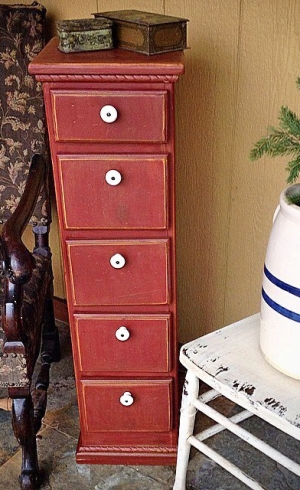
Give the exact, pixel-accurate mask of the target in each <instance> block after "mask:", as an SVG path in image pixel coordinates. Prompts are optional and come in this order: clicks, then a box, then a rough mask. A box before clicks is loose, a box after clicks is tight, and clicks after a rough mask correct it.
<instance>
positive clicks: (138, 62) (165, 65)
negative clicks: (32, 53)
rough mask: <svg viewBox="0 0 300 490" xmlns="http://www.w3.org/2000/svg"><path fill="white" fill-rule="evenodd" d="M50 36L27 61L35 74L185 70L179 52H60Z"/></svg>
mask: <svg viewBox="0 0 300 490" xmlns="http://www.w3.org/2000/svg"><path fill="white" fill-rule="evenodd" d="M57 46H58V38H53V39H51V41H50V42H49V43H48V44H47V45H46V46H45V48H44V49H43V50H42V51H41V52H40V53H39V54H38V55H37V56H36V58H35V59H34V60H33V61H32V62H31V63H30V65H29V71H30V72H31V73H32V74H34V75H84V74H86V75H104V74H105V75H118V74H120V75H121V74H122V75H126V74H128V75H151V74H156V75H180V74H181V73H183V71H184V64H183V61H184V54H183V52H182V51H174V52H171V53H164V54H157V55H151V56H148V55H145V54H140V53H134V52H131V51H125V50H121V49H110V50H103V51H88V52H79V53H68V54H67V53H62V52H61V51H59V49H58V47H57Z"/></svg>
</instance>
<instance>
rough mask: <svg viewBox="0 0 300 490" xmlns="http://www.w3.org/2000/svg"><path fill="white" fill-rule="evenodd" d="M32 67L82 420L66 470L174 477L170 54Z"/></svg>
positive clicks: (178, 55) (178, 67)
mask: <svg viewBox="0 0 300 490" xmlns="http://www.w3.org/2000/svg"><path fill="white" fill-rule="evenodd" d="M57 45H58V40H57V39H56V38H53V39H52V40H51V41H50V43H49V44H48V45H47V46H46V47H45V49H44V50H43V51H42V52H41V53H40V55H38V56H37V57H36V58H35V60H34V61H33V63H32V64H31V65H30V70H31V73H32V74H34V75H35V76H36V78H37V79H38V80H39V81H41V82H42V85H43V91H44V97H45V105H46V115H47V124H48V130H49V138H50V148H51V157H52V162H53V173H54V181H55V191H56V199H57V206H58V217H59V227H60V237H61V244H62V255H63V264H64V270H65V282H66V291H67V302H68V310H69V319H70V330H71V340H72V349H73V357H74V366H75V376H76V386H77V394H78V405H79V416H80V438H79V441H78V447H77V461H78V462H80V463H109V464H119V463H120V464H172V463H173V462H175V458H176V449H177V447H176V446H177V425H178V413H177V412H178V379H177V335H176V274H175V272H176V269H175V186H174V182H175V168H174V141H175V140H174V83H175V82H176V81H177V79H178V76H179V75H180V74H181V73H182V72H183V68H184V65H183V55H182V52H173V53H168V54H160V55H155V56H146V55H142V54H136V53H132V52H129V51H124V50H117V49H114V50H109V51H95V52H88V53H75V54H64V53H61V52H60V51H59V50H58V48H57Z"/></svg>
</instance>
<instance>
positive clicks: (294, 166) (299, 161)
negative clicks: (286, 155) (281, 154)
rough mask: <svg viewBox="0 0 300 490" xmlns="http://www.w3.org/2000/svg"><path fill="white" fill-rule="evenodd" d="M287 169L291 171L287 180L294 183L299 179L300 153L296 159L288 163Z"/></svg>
mask: <svg viewBox="0 0 300 490" xmlns="http://www.w3.org/2000/svg"><path fill="white" fill-rule="evenodd" d="M286 170H287V171H288V173H289V175H288V178H287V179H286V181H287V183H288V184H293V183H294V182H295V181H296V180H297V179H298V177H299V174H300V155H299V156H298V157H297V158H296V159H295V160H292V161H290V162H289V163H288V164H287V167H286Z"/></svg>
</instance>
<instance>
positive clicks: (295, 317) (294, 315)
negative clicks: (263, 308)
mask: <svg viewBox="0 0 300 490" xmlns="http://www.w3.org/2000/svg"><path fill="white" fill-rule="evenodd" d="M262 297H263V299H264V300H265V302H266V303H267V305H269V306H270V308H272V310H275V311H277V313H279V314H280V315H282V316H285V317H286V318H289V319H290V320H294V321H295V322H298V323H300V314H299V313H295V312H294V311H291V310H288V309H287V308H284V307H283V306H281V305H279V304H278V303H276V302H275V301H273V300H272V299H271V298H270V296H268V295H267V293H266V292H265V290H264V289H262Z"/></svg>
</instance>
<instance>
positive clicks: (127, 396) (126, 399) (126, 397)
mask: <svg viewBox="0 0 300 490" xmlns="http://www.w3.org/2000/svg"><path fill="white" fill-rule="evenodd" d="M133 402H134V400H133V396H132V394H131V393H130V392H129V391H125V393H124V394H123V395H122V396H121V398H120V403H121V404H122V405H124V407H129V406H130V405H132V404H133Z"/></svg>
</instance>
